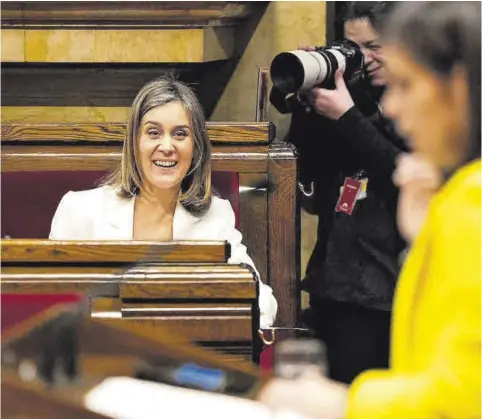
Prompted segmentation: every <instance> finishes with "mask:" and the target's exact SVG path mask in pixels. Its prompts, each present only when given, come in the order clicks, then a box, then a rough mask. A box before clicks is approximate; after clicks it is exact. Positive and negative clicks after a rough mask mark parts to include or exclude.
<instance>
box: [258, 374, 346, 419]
mask: <svg viewBox="0 0 482 419" xmlns="http://www.w3.org/2000/svg"><path fill="white" fill-rule="evenodd" d="M258 399H259V401H261V402H262V403H264V404H265V405H267V406H268V407H269V408H271V409H272V410H278V409H286V410H292V411H294V412H298V413H300V414H303V415H305V416H307V417H309V418H313V419H316V418H320V419H344V418H345V416H346V410H347V401H348V387H347V386H346V385H344V384H340V383H337V382H335V381H331V380H328V379H327V378H325V377H323V376H321V375H318V374H308V373H307V374H305V375H303V376H302V377H300V378H298V379H296V380H286V379H280V378H277V379H273V380H272V381H270V382H269V383H268V384H267V385H266V387H264V388H263V389H262V390H261V393H260V395H259V397H258Z"/></svg>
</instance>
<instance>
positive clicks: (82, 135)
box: [1, 122, 274, 144]
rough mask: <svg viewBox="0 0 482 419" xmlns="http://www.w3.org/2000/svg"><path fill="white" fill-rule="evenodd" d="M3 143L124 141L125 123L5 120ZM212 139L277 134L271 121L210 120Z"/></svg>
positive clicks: (257, 139)
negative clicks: (19, 121)
mask: <svg viewBox="0 0 482 419" xmlns="http://www.w3.org/2000/svg"><path fill="white" fill-rule="evenodd" d="M1 129H2V138H1V141H2V143H4V144H5V143H8V144H22V143H28V144H35V143H36V142H40V143H42V142H61V143H76V142H82V143H86V144H87V143H88V144H96V143H100V144H106V143H108V144H111V143H112V144H122V143H123V141H124V139H125V131H126V126H125V123H106V124H72V123H70V124H69V123H64V124H2V125H1ZM207 129H208V135H209V139H210V140H211V142H213V143H221V144H267V143H268V142H269V141H270V140H271V139H272V138H274V132H273V130H274V126H273V125H272V124H270V123H268V122H257V123H256V122H254V123H246V122H238V123H236V122H229V123H227V122H208V123H207Z"/></svg>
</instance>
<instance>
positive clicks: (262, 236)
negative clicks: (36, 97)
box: [1, 123, 300, 336]
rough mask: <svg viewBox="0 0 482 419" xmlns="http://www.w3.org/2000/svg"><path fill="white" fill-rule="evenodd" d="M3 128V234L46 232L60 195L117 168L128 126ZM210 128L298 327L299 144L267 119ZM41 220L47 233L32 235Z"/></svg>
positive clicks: (224, 182) (265, 267) (252, 247)
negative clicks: (282, 137)
mask: <svg viewBox="0 0 482 419" xmlns="http://www.w3.org/2000/svg"><path fill="white" fill-rule="evenodd" d="M1 128H2V180H1V186H2V204H1V205H2V208H1V209H2V235H3V236H5V235H9V236H11V237H12V238H33V237H35V238H46V236H45V234H48V230H49V228H50V221H51V219H52V216H53V212H54V211H55V207H56V206H57V204H58V202H59V201H60V198H61V196H62V195H63V194H64V193H66V192H67V191H68V190H79V189H86V188H87V187H93V186H95V185H93V184H92V183H93V182H94V181H95V180H98V179H99V177H100V176H102V175H103V174H105V173H107V172H108V171H110V170H112V169H113V168H114V167H115V166H116V164H117V163H118V161H119V159H120V156H121V145H122V142H123V138H124V133H125V125H124V124H8V125H5V124H4V125H2V127H1ZM208 133H209V137H210V140H211V142H212V145H213V184H214V187H215V189H218V190H219V191H220V195H221V196H222V197H225V198H227V199H229V200H230V201H231V203H232V204H233V207H234V209H235V212H236V215H237V225H238V228H239V230H240V231H241V232H242V234H243V242H244V243H245V244H246V246H247V248H248V253H249V254H250V255H251V257H252V258H253V260H254V262H255V264H256V267H257V269H258V270H259V272H260V274H261V277H262V278H263V280H264V281H265V282H266V283H268V284H269V285H270V286H271V287H272V288H273V290H274V294H275V296H276V298H277V300H278V303H279V310H278V316H277V321H276V325H277V326H281V327H295V326H297V325H298V321H299V315H300V291H299V280H300V279H299V275H300V272H299V214H298V206H297V188H296V176H297V166H296V155H295V151H294V149H293V148H292V146H291V145H289V144H286V143H279V142H276V141H274V136H275V133H274V127H273V125H272V124H269V123H208ZM38 224H41V228H42V229H43V230H42V231H43V234H44V236H43V237H38V236H35V235H32V234H31V232H32V230H34V229H35V228H37V227H38ZM36 225H37V227H36ZM37 230H38V229H37ZM46 232H47V233H46ZM20 233H21V234H20ZM280 336H282V334H281V335H280Z"/></svg>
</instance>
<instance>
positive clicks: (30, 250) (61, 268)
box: [1, 239, 259, 361]
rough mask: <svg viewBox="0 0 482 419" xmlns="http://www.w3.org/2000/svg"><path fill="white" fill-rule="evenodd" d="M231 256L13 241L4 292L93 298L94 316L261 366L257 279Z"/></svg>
mask: <svg viewBox="0 0 482 419" xmlns="http://www.w3.org/2000/svg"><path fill="white" fill-rule="evenodd" d="M229 257H230V247H229V244H228V243H226V242H171V243H149V242H139V243H138V242H132V241H127V242H68V241H66V242H63V241H48V240H47V241H45V240H14V239H7V240H2V272H1V279H2V284H1V285H2V289H1V291H2V293H16V294H18V293H27V294H57V293H72V292H76V293H84V292H85V293H87V294H88V295H89V297H90V311H91V315H92V317H94V318H98V319H103V320H107V319H115V320H116V321H119V320H121V321H122V322H127V323H129V324H133V325H135V326H136V327H138V328H141V329H145V330H147V331H149V333H153V334H157V333H158V327H159V325H160V324H161V323H162V325H163V328H164V329H168V330H172V331H174V332H176V334H181V335H183V336H189V339H190V340H191V341H195V342H198V343H201V344H202V345H205V346H207V347H211V348H217V349H218V350H220V351H221V352H223V353H224V354H227V355H226V356H228V357H229V358H230V359H233V360H239V359H244V360H255V361H257V359H258V356H259V339H258V336H257V330H258V325H259V308H258V297H257V296H258V287H257V281H256V280H255V277H254V273H253V271H252V270H251V269H250V268H249V267H246V266H243V265H231V264H228V263H227V262H226V261H227V259H228V258H229ZM164 329H163V330H164ZM164 338H165V339H168V336H164Z"/></svg>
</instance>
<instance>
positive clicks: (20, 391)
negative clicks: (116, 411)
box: [2, 368, 108, 419]
mask: <svg viewBox="0 0 482 419" xmlns="http://www.w3.org/2000/svg"><path fill="white" fill-rule="evenodd" d="M27 417H29V418H32V417H35V418H36V419H63V418H70V419H108V416H104V415H100V414H97V413H95V412H92V411H90V410H88V409H86V408H84V407H83V406H82V404H80V403H73V402H72V401H70V400H68V399H63V398H59V397H57V396H56V395H55V394H53V393H52V392H50V391H47V390H46V389H45V386H44V385H43V384H41V383H39V382H36V383H29V382H26V381H22V380H21V379H20V376H18V375H17V373H16V372H14V371H7V369H6V368H2V418H3V419H19V418H27Z"/></svg>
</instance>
